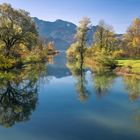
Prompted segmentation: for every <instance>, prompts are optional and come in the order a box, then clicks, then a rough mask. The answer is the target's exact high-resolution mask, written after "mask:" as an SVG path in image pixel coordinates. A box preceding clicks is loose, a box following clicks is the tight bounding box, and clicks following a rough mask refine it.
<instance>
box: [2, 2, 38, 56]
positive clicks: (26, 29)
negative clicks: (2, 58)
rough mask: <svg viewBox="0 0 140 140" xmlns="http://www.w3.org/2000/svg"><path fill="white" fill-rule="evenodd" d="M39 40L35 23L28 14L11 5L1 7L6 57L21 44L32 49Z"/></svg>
mask: <svg viewBox="0 0 140 140" xmlns="http://www.w3.org/2000/svg"><path fill="white" fill-rule="evenodd" d="M37 38H38V32H37V30H36V26H35V23H34V21H33V20H32V18H31V17H30V15H29V13H28V12H26V11H24V10H21V9H19V10H16V9H14V8H12V7H11V5H10V4H6V3H4V4H2V5H0V41H1V42H2V43H3V45H4V51H5V55H6V56H9V55H10V53H11V52H12V51H13V50H14V49H17V48H18V47H19V46H20V45H21V44H22V45H24V46H26V47H27V48H28V49H31V47H32V46H33V45H34V44H35V43H36V42H37Z"/></svg>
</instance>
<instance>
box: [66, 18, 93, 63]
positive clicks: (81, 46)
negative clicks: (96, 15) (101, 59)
mask: <svg viewBox="0 0 140 140" xmlns="http://www.w3.org/2000/svg"><path fill="white" fill-rule="evenodd" d="M79 24H80V25H79V27H78V28H77V33H76V35H75V38H76V42H75V43H74V44H72V45H71V46H72V47H75V49H74V48H73V49H71V47H70V50H74V52H73V53H76V57H77V58H78V59H80V60H81V61H83V59H84V53H85V49H86V42H87V32H88V29H89V24H90V19H89V18H87V17H84V18H83V19H82V20H81V21H80V22H79ZM67 52H69V50H68V51H67ZM70 53H71V51H70Z"/></svg>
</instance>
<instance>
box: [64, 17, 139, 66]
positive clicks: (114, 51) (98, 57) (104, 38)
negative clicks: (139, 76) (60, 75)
mask: <svg viewBox="0 0 140 140" xmlns="http://www.w3.org/2000/svg"><path fill="white" fill-rule="evenodd" d="M90 27H91V22H90V19H89V18H87V17H85V18H83V19H82V20H81V21H80V22H79V27H78V28H77V33H76V35H75V42H74V43H73V44H71V46H70V48H69V49H68V50H67V56H68V58H69V59H70V58H71V59H74V60H78V61H79V60H80V59H83V57H84V58H85V59H86V58H90V59H92V60H94V61H95V64H96V65H103V66H106V67H110V68H115V67H116V61H115V60H117V59H139V58H140V18H135V19H134V20H133V22H132V24H131V25H130V26H129V28H128V29H127V31H126V33H124V34H123V35H122V36H120V37H119V36H117V34H116V33H115V32H114V29H113V27H112V26H111V25H108V24H106V23H105V21H104V20H101V21H100V22H99V24H98V25H97V29H96V32H95V33H94V35H93V43H92V45H90V47H89V45H88V43H87V42H88V37H87V34H88V30H89V29H90Z"/></svg>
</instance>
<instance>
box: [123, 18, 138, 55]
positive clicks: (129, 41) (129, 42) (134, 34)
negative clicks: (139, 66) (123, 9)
mask: <svg viewBox="0 0 140 140" xmlns="http://www.w3.org/2000/svg"><path fill="white" fill-rule="evenodd" d="M124 43H125V45H126V49H125V50H126V51H127V52H128V55H129V56H140V55H139V54H140V18H135V19H134V21H133V23H132V24H131V25H130V27H129V28H128V30H127V33H126V34H125V35H124Z"/></svg>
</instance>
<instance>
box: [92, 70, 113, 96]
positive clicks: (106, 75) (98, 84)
mask: <svg viewBox="0 0 140 140" xmlns="http://www.w3.org/2000/svg"><path fill="white" fill-rule="evenodd" d="M115 78H116V76H115V74H113V73H111V72H109V71H104V72H103V71H102V72H98V73H95V74H94V76H93V83H94V88H95V91H96V95H97V96H98V97H102V96H104V95H106V94H107V93H108V92H109V90H110V89H111V87H112V85H113V83H114V79H115Z"/></svg>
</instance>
